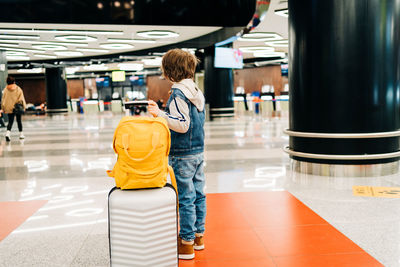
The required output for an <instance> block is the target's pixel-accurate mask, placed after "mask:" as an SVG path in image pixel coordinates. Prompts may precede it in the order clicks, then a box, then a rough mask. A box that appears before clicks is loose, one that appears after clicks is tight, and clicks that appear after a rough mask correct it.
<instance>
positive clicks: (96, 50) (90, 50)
mask: <svg viewBox="0 0 400 267" xmlns="http://www.w3.org/2000/svg"><path fill="white" fill-rule="evenodd" d="M76 50H77V51H81V52H92V53H97V52H100V53H107V52H109V51H108V50H105V49H95V48H77V49H76Z"/></svg>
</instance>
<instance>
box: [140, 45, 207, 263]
mask: <svg viewBox="0 0 400 267" xmlns="http://www.w3.org/2000/svg"><path fill="white" fill-rule="evenodd" d="M197 63H198V59H197V58H196V57H195V56H194V55H192V54H190V53H189V52H186V51H183V50H181V49H172V50H170V51H168V52H167V53H166V54H165V55H164V56H163V59H162V65H161V69H162V72H163V75H164V77H165V78H166V79H168V80H169V81H171V82H172V83H173V85H172V88H171V95H170V97H169V99H168V102H167V105H166V109H165V111H161V110H160V109H159V107H158V105H157V103H156V102H154V101H152V100H150V101H149V106H148V109H149V113H150V114H152V115H153V116H154V117H157V116H158V117H162V118H164V119H165V120H166V121H167V123H168V127H169V128H170V129H171V150H170V154H169V163H170V165H171V166H172V168H173V169H174V173H175V176H176V181H177V185H178V197H179V225H180V231H179V237H178V240H179V241H178V245H179V246H178V254H179V258H180V259H186V260H190V259H193V258H194V256H195V254H194V250H203V249H204V240H203V236H204V231H205V219H206V194H205V193H204V186H205V178H204V157H203V152H204V119H205V114H204V105H205V99H204V96H203V93H202V92H201V91H200V89H199V88H198V87H197V86H196V84H195V83H194V81H193V78H194V73H195V70H196V65H197Z"/></svg>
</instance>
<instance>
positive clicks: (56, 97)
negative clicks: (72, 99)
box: [46, 68, 68, 113]
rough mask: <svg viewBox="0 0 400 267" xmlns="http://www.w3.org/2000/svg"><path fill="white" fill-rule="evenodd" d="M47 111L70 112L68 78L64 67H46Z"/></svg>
mask: <svg viewBox="0 0 400 267" xmlns="http://www.w3.org/2000/svg"><path fill="white" fill-rule="evenodd" d="M46 94H47V95H46V99H47V113H62V112H68V108H67V80H66V78H65V71H64V68H47V69H46Z"/></svg>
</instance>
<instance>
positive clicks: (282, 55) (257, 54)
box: [253, 52, 286, 57]
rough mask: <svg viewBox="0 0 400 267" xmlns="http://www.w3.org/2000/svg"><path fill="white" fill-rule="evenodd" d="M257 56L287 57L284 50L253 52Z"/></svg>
mask: <svg viewBox="0 0 400 267" xmlns="http://www.w3.org/2000/svg"><path fill="white" fill-rule="evenodd" d="M253 55H254V56H255V57H285V56H286V54H285V53H283V52H273V53H263V52H256V53H254V54H253Z"/></svg>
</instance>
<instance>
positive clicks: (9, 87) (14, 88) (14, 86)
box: [6, 83, 18, 91]
mask: <svg viewBox="0 0 400 267" xmlns="http://www.w3.org/2000/svg"><path fill="white" fill-rule="evenodd" d="M6 88H7V89H8V90H10V91H14V90H17V88H18V86H17V85H16V84H15V83H13V84H9V85H7V86H6Z"/></svg>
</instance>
